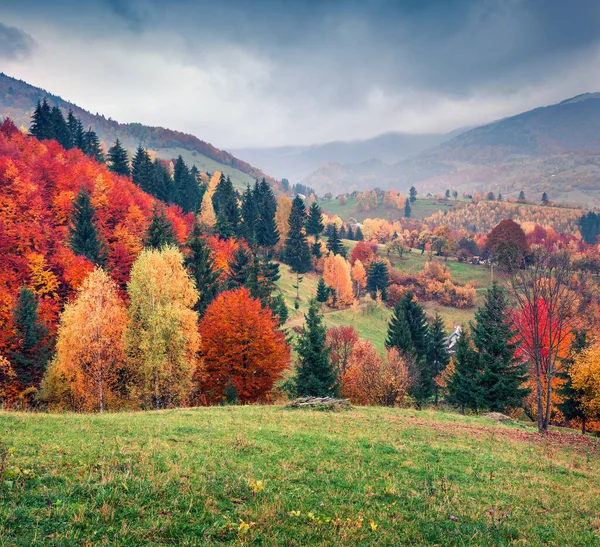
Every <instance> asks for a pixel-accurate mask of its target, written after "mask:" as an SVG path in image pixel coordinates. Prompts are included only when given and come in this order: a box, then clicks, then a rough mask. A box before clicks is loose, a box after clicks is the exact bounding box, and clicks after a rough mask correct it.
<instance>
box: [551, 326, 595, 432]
mask: <svg viewBox="0 0 600 547" xmlns="http://www.w3.org/2000/svg"><path fill="white" fill-rule="evenodd" d="M574 335H575V336H574V337H573V340H572V341H571V348H570V351H569V356H568V357H567V358H566V359H565V360H564V368H563V370H562V371H561V372H560V373H559V374H557V376H558V377H559V378H560V379H561V380H563V384H562V386H561V387H560V388H558V390H557V393H558V395H559V396H560V398H561V402H560V403H558V405H557V406H558V409H559V410H560V411H561V412H562V415H563V416H564V417H565V420H569V421H571V420H580V421H581V433H582V435H585V432H586V413H585V409H584V408H583V405H582V399H583V393H582V392H581V390H579V389H575V388H574V387H573V382H572V381H571V375H570V373H569V372H570V370H571V367H572V366H573V363H574V362H575V357H577V355H579V354H580V353H581V352H582V351H583V350H584V349H586V348H587V347H588V345H589V339H588V335H587V331H586V330H585V329H581V330H576V331H575V332H574Z"/></svg>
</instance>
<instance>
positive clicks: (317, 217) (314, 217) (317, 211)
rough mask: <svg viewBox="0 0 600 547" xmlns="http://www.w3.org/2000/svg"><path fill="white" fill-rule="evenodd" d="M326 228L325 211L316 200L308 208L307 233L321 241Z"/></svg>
mask: <svg viewBox="0 0 600 547" xmlns="http://www.w3.org/2000/svg"><path fill="white" fill-rule="evenodd" d="M324 228H325V226H324V225H323V213H322V211H321V208H320V207H319V206H318V205H317V202H316V201H315V202H314V203H313V204H312V205H311V206H310V209H309V210H308V218H307V219H306V233H307V234H308V235H309V236H313V237H314V238H315V241H319V236H320V235H321V234H322V233H323V229H324ZM334 254H335V253H334Z"/></svg>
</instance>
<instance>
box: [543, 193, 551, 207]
mask: <svg viewBox="0 0 600 547" xmlns="http://www.w3.org/2000/svg"><path fill="white" fill-rule="evenodd" d="M548 203H550V200H549V199H548V194H547V193H546V192H544V193H543V194H542V205H548Z"/></svg>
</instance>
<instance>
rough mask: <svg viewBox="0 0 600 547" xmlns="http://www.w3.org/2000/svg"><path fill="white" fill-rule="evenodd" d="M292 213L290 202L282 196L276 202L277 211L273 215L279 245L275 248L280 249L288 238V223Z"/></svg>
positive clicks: (286, 197)
mask: <svg viewBox="0 0 600 547" xmlns="http://www.w3.org/2000/svg"><path fill="white" fill-rule="evenodd" d="M291 211H292V200H291V199H290V198H289V197H288V196H286V195H285V194H283V195H282V196H281V197H280V198H279V201H278V202H277V211H276V213H275V223H276V224H277V231H278V232H279V243H278V245H277V248H278V249H279V248H280V247H282V246H283V245H284V244H285V242H286V240H287V236H288V231H289V229H290V225H289V223H288V221H289V218H290V213H291Z"/></svg>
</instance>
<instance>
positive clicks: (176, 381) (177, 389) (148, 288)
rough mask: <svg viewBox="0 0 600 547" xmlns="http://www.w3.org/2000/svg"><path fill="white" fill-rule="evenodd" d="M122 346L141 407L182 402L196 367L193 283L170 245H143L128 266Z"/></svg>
mask: <svg viewBox="0 0 600 547" xmlns="http://www.w3.org/2000/svg"><path fill="white" fill-rule="evenodd" d="M128 292H129V297H130V301H131V304H130V307H129V323H128V326H127V330H126V334H125V347H126V352H127V357H128V363H129V368H130V369H131V371H132V373H133V376H134V381H135V383H136V386H137V390H138V392H139V396H140V397H141V399H142V401H143V403H144V404H145V406H147V407H154V408H164V407H169V406H175V405H182V404H185V403H186V402H187V400H188V396H189V393H190V388H191V381H192V375H193V374H194V372H196V367H197V365H198V356H197V350H198V345H199V335H198V328H197V322H198V316H197V313H196V312H195V311H194V310H193V309H192V308H193V306H194V304H195V303H196V301H197V300H198V293H197V291H196V287H195V284H194V281H193V280H192V279H191V278H190V276H189V275H188V273H187V271H186V269H185V268H184V265H183V255H182V254H181V253H180V252H179V251H178V250H177V249H175V248H174V247H166V248H164V249H162V250H160V251H157V250H153V249H146V250H144V251H142V253H140V255H139V257H138V258H137V260H136V261H135V263H134V265H133V268H132V269H131V280H130V282H129V285H128Z"/></svg>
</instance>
